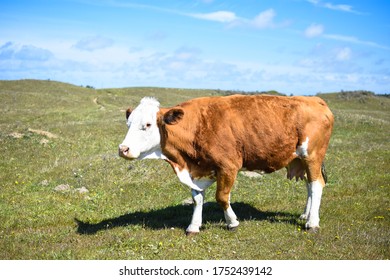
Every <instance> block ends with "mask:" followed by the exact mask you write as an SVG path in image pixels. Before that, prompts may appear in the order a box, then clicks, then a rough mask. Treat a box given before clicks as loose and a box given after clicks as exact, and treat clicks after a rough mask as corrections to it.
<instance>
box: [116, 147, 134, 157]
mask: <svg viewBox="0 0 390 280" xmlns="http://www.w3.org/2000/svg"><path fill="white" fill-rule="evenodd" d="M118 153H119V156H120V157H123V158H125V159H133V158H134V157H133V156H132V155H131V154H130V149H129V147H127V146H125V145H119V152H118Z"/></svg>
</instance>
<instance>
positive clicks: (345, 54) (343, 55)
mask: <svg viewBox="0 0 390 280" xmlns="http://www.w3.org/2000/svg"><path fill="white" fill-rule="evenodd" d="M351 55H352V51H351V49H350V48H347V47H345V48H342V49H339V50H337V51H336V60H338V61H346V60H349V59H350V58H351Z"/></svg>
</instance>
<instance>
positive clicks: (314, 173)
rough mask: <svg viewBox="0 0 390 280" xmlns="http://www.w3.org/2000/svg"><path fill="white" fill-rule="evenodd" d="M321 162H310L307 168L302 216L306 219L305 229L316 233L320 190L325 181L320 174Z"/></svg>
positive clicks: (318, 220) (318, 223) (320, 196)
mask: <svg viewBox="0 0 390 280" xmlns="http://www.w3.org/2000/svg"><path fill="white" fill-rule="evenodd" d="M321 165H322V162H318V161H317V162H313V161H312V162H310V161H308V166H307V177H308V183H307V193H308V199H307V203H306V209H305V213H304V214H303V215H302V216H303V218H306V219H307V221H306V225H305V226H306V228H307V229H310V230H312V231H316V230H318V229H319V227H320V214H319V212H320V205H321V198H322V190H323V188H324V187H325V180H324V176H323V173H322V166H321Z"/></svg>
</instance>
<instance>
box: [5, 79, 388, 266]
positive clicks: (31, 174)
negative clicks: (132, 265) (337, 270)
mask: <svg viewBox="0 0 390 280" xmlns="http://www.w3.org/2000/svg"><path fill="white" fill-rule="evenodd" d="M217 94H224V92H223V91H217V90H215V91H214V90H184V89H164V88H123V89H102V90H95V89H93V88H84V87H78V86H73V85H69V84H64V83H58V82H53V81H36V80H23V81H0V104H1V106H0V110H1V118H0V153H1V158H0V188H1V189H0V259H273V260H277V259H292V260H295V259H300V260H302V259H304V260H306V259H344V260H346V259H347V260H349V259H389V258H390V250H389V248H390V173H389V168H390V141H389V140H390V99H389V98H385V97H377V96H372V95H365V94H361V93H360V94H359V93H356V94H351V93H332V94H323V95H321V97H322V98H324V99H325V100H326V101H327V102H328V105H329V107H330V108H331V110H332V111H333V112H334V114H335V128H334V133H333V137H332V139H331V143H330V146H329V149H328V154H327V157H326V161H325V163H326V166H327V171H328V180H329V181H328V185H327V187H326V189H325V190H324V194H323V200H322V205H321V230H320V232H319V233H317V234H311V233H308V232H306V231H305V230H303V222H302V221H300V220H299V219H298V217H299V215H300V214H301V212H302V211H303V208H304V205H305V201H306V188H305V186H304V183H303V182H298V183H296V182H294V181H288V180H287V179H285V176H286V172H285V170H281V171H279V172H276V173H274V174H269V175H265V176H263V177H261V178H250V177H246V176H243V175H241V174H239V176H238V180H237V183H236V186H235V188H234V190H233V192H232V207H233V209H234V210H235V212H236V214H237V215H238V217H239V219H240V222H241V224H240V227H239V229H238V230H237V231H234V232H231V231H227V230H226V229H225V223H224V218H223V212H222V210H221V209H220V208H219V206H218V205H217V204H216V202H215V200H214V191H215V186H211V187H210V189H209V190H208V191H207V193H206V200H207V204H206V205H205V207H204V215H203V217H204V226H203V228H202V231H201V233H200V234H199V235H197V236H193V237H187V236H185V234H184V231H185V228H186V226H187V225H188V224H189V222H190V219H191V214H192V206H191V205H183V203H182V202H183V201H184V200H186V199H187V198H189V197H190V191H189V190H188V189H187V188H186V187H184V186H183V185H181V184H180V182H179V181H178V179H177V178H176V176H175V175H174V173H173V172H172V170H171V168H170V166H169V165H168V164H167V163H165V162H164V161H156V160H149V161H146V160H145V161H132V162H129V161H125V160H123V159H121V158H119V157H118V156H117V147H118V144H119V143H121V141H122V140H123V138H124V136H125V134H126V132H127V127H126V125H125V113H124V110H125V109H127V107H128V106H136V105H137V103H138V102H139V100H140V99H141V98H142V97H143V96H155V97H157V98H158V99H159V100H160V102H161V104H162V105H163V106H170V105H175V104H177V103H178V102H180V101H184V100H187V99H190V98H193V97H197V96H208V95H217Z"/></svg>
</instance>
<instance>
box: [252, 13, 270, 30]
mask: <svg viewBox="0 0 390 280" xmlns="http://www.w3.org/2000/svg"><path fill="white" fill-rule="evenodd" d="M275 16H276V13H275V11H274V10H273V9H268V10H265V11H263V12H261V13H260V14H258V15H257V16H256V17H255V18H254V19H253V20H252V22H251V24H252V25H253V26H254V27H255V28H259V29H263V28H269V27H274V26H275V23H274V18H275Z"/></svg>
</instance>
